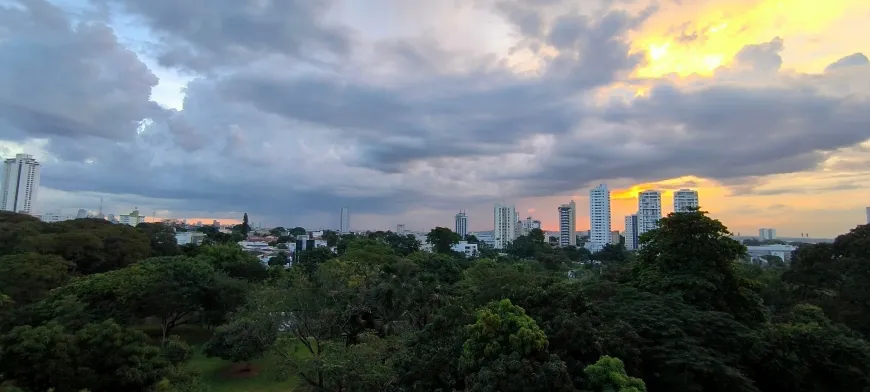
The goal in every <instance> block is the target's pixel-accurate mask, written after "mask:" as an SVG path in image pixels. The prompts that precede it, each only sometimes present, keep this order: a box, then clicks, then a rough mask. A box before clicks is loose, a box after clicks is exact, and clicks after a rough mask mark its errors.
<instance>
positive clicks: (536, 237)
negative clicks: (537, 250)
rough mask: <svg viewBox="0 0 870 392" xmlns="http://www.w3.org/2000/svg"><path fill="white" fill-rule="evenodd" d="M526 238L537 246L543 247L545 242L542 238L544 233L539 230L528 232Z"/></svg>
mask: <svg viewBox="0 0 870 392" xmlns="http://www.w3.org/2000/svg"><path fill="white" fill-rule="evenodd" d="M528 237H529V240H530V241H531V242H532V243H533V244H535V245H538V246H544V243H545V242H546V240H545V238H544V231H543V230H541V229H532V230H529V234H528Z"/></svg>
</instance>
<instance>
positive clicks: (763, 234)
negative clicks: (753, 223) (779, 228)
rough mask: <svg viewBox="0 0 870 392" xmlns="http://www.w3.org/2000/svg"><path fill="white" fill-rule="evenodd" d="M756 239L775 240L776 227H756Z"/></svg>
mask: <svg viewBox="0 0 870 392" xmlns="http://www.w3.org/2000/svg"><path fill="white" fill-rule="evenodd" d="M758 239H759V240H762V241H768V240H775V239H776V229H758Z"/></svg>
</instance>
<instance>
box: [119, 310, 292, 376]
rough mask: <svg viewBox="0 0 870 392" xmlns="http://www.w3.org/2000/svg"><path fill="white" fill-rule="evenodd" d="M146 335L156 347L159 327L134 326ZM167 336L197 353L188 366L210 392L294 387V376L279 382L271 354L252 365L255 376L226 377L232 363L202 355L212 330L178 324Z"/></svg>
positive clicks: (152, 325) (274, 360) (274, 359)
mask: <svg viewBox="0 0 870 392" xmlns="http://www.w3.org/2000/svg"><path fill="white" fill-rule="evenodd" d="M135 328H136V329H139V330H140V331H142V332H145V334H147V335H148V336H149V337H151V339H152V340H153V341H154V343H155V344H157V345H159V344H160V337H161V329H160V325H154V324H148V325H139V326H136V327H135ZM169 334H170V335H178V336H179V337H180V338H181V339H182V340H184V341H185V342H187V344H189V345H190V346H191V348H193V349H194V350H195V351H196V354H195V355H194V357H193V358H192V359H191V360H190V362H189V363H188V366H190V367H191V368H192V369H195V370H196V371H198V372H199V373H200V374H201V375H202V378H203V380H204V381H205V382H206V384H208V386H209V387H210V391H211V392H291V391H293V389H295V387H296V385H297V380H296V377H292V376H291V377H290V378H289V379H287V380H284V381H279V380H278V370H279V369H278V364H277V358H276V357H275V356H274V355H271V354H270V355H267V356H266V357H264V358H261V359H258V360H256V361H253V362H251V363H252V365H253V367H254V368H255V369H257V370H258V373H257V374H256V375H254V376H249V377H244V378H242V377H234V376H232V375H229V374H228V373H230V368H231V367H232V366H233V363H231V362H229V361H225V360H223V359H220V358H208V357H206V356H205V354H203V353H202V345H203V344H205V342H207V341H208V340H209V339H210V338H211V335H212V331H209V330H208V329H207V328H204V327H201V326H197V325H181V326H178V327H176V328H173V329H172V331H170V333H169Z"/></svg>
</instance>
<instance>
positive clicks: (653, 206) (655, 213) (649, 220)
mask: <svg viewBox="0 0 870 392" xmlns="http://www.w3.org/2000/svg"><path fill="white" fill-rule="evenodd" d="M660 219H662V193H661V192H659V191H657V190H648V191H643V192H641V193H639V194H638V195H637V236H638V237H640V236H641V235H642V234H643V233H646V232H648V231H650V230H655V229H657V228H658V227H659V220H660ZM639 246H640V244H638V247H639Z"/></svg>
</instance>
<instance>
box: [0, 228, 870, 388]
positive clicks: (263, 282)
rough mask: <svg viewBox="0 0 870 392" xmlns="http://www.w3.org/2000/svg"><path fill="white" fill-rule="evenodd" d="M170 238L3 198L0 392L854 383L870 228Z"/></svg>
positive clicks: (867, 326)
mask: <svg viewBox="0 0 870 392" xmlns="http://www.w3.org/2000/svg"><path fill="white" fill-rule="evenodd" d="M171 230H172V228H168V227H165V226H160V225H150V224H148V225H141V226H140V227H135V228H134V227H128V226H123V227H122V226H120V225H110V224H107V223H104V222H99V221H95V220H87V219H83V220H80V221H71V222H61V223H57V224H55V223H52V224H48V223H43V222H40V221H38V220H35V219H33V218H31V217H27V216H20V215H18V214H10V213H2V212H0V390H7V389H8V390H19V391H26V392H45V391H46V390H49V389H53V390H54V391H56V392H79V391H81V390H83V389H87V390H89V391H91V392H102V391H142V392H152V391H153V392H158V391H160V392H170V391H173V392H193V391H204V390H206V389H204V388H205V386H204V385H203V384H202V380H203V379H204V377H203V376H202V375H199V374H197V372H196V371H195V370H194V368H195V367H194V366H192V365H191V364H190V361H196V360H202V359H203V358H205V356H206V355H208V356H212V357H215V358H220V359H223V360H225V361H227V362H228V363H229V362H235V363H237V364H239V365H241V366H243V367H246V368H248V369H253V368H254V367H255V364H256V363H258V362H259V361H270V362H271V363H272V364H273V365H274V367H275V370H276V371H277V373H278V376H281V377H285V378H293V379H294V380H293V383H294V384H293V385H295V386H294V387H293V388H294V390H295V391H312V392H314V391H316V392H382V391H385V392H433V391H435V392H459V391H466V392H472V391H473V392H478V391H480V392H483V391H486V392H502V391H504V392H514V391H516V392H525V391H530V392H535V391H541V392H543V391H565V392H569V391H571V392H598V391H602V392H603V391H608V392H611V391H613V392H641V391H650V392H658V391H661V392H672V391H690V392H691V391H699V392H700V391H704V392H707V391H712V392H806V391H812V392H827V391H830V392H835V391H836V392H841V391H842V392H866V391H867V390H870V373H868V372H867V369H870V343H868V338H870V315H868V313H870V308H868V307H870V305H868V304H870V300H868V298H870V295H868V290H867V287H870V267H868V266H870V240H868V238H870V226H859V227H857V228H855V229H854V230H852V231H850V232H849V233H845V234H843V235H841V236H839V237H838V238H837V239H836V240H835V241H834V242H833V243H832V244H807V245H802V246H801V247H800V248H799V249H798V250H797V251H796V252H795V253H794V254H793V255H792V257H791V258H788V257H787V258H785V260H781V261H780V262H769V263H758V264H754V263H747V262H745V261H744V260H745V257H744V255H745V253H746V248H745V247H744V245H743V244H741V243H739V242H736V241H734V240H732V239H731V236H730V235H729V232H728V230H727V228H726V227H725V226H724V225H723V224H722V223H721V222H719V221H717V220H715V219H713V218H711V217H710V216H708V214H707V213H705V212H703V211H691V212H685V213H680V214H671V215H668V216H667V217H665V218H663V219H662V220H661V221H660V225H659V228H658V229H656V230H653V231H651V232H648V233H646V234H644V236H643V237H642V238H641V243H642V249H641V250H640V251H637V252H630V251H627V250H625V249H624V248H623V247H622V246H621V244H614V245H612V246H609V247H605V248H604V249H602V250H601V251H600V252H597V253H596V254H594V255H593V254H589V252H588V251H586V250H585V249H583V248H576V247H556V246H553V245H552V244H551V243H550V242H549V241H547V240H546V239H545V238H544V235H543V232H541V231H540V230H532V231H530V232H529V233H528V234H527V235H524V236H520V237H519V238H518V239H517V240H516V241H514V242H513V243H512V244H511V246H510V247H509V248H508V249H506V250H505V254H494V253H490V252H487V251H486V249H485V248H481V249H482V251H481V254H480V255H477V256H476V257H468V258H467V257H466V256H465V255H463V254H459V253H456V252H453V251H452V249H451V248H452V246H451V245H452V244H454V243H455V241H458V238H457V237H458V236H456V234H455V233H453V232H452V231H450V230H449V229H446V228H436V229H435V230H433V231H432V232H430V236H428V237H429V238H427V239H428V240H429V242H430V244H432V245H433V250H434V251H433V252H426V251H422V250H420V247H419V242H418V241H417V240H416V238H414V237H413V236H407V235H400V234H396V233H393V232H389V231H381V232H372V233H367V234H359V235H352V234H347V235H339V236H337V237H335V238H332V239H331V241H334V245H335V246H334V249H333V248H331V247H320V248H314V249H307V250H304V251H299V252H295V253H293V254H290V252H291V249H287V250H284V251H283V252H287V254H279V256H276V257H277V258H276V259H275V260H274V262H270V263H268V264H264V263H263V262H261V261H259V260H258V259H257V258H256V257H255V256H253V255H252V254H249V253H248V252H245V251H243V250H242V249H241V248H240V247H238V246H237V245H235V244H232V243H229V242H227V243H218V242H217V241H213V242H211V243H206V244H205V245H201V246H198V245H191V246H185V247H184V248H183V249H181V248H180V249H178V251H177V252H176V251H175V250H174V248H173V247H172V246H171V245H172V244H171V241H168V236H167V233H171ZM300 230H301V232H302V233H304V232H305V230H304V229H302V228H294V229H290V230H285V229H283V228H281V230H277V232H278V234H281V235H285V234H289V233H286V232H288V231H289V232H291V233H300ZM235 235H241V234H240V233H236V234H235ZM216 238H217V237H213V239H216ZM231 239H232V238H231ZM286 256H290V257H289V258H287V257H286ZM287 260H292V263H290V264H287V263H286V261H287ZM774 261H776V260H774ZM182 326H184V327H182ZM188 328H191V329H194V328H195V329H196V330H197V331H201V332H202V334H203V335H204V338H203V339H201V340H197V341H194V340H193V338H192V337H187V336H186V335H185V334H184V332H185V331H186V330H187V329H188ZM143 331H144V332H148V333H147V334H145V333H144V332H143ZM204 342H205V343H204ZM203 343H204V344H203ZM191 358H194V359H191ZM211 361H216V360H215V359H211ZM12 388H17V389H12Z"/></svg>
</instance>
